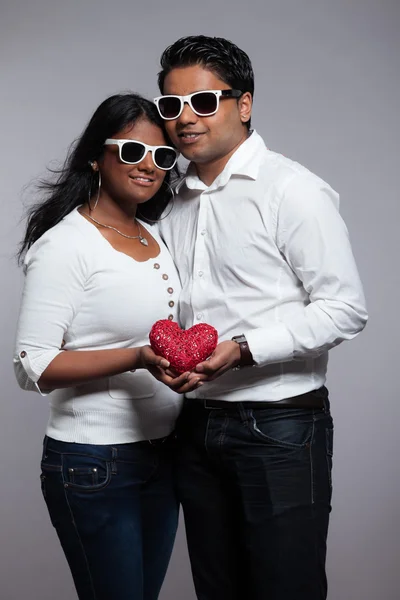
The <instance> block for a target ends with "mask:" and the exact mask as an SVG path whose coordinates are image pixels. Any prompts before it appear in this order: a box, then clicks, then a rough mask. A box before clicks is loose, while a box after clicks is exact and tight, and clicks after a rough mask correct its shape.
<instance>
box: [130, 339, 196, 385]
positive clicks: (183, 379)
mask: <svg viewBox="0 0 400 600" xmlns="http://www.w3.org/2000/svg"><path fill="white" fill-rule="evenodd" d="M140 358H141V364H142V366H143V368H145V369H147V370H148V371H149V372H150V373H151V374H152V375H153V377H155V378H156V379H157V381H161V383H163V384H164V385H166V386H168V387H169V388H170V389H171V390H173V391H174V392H176V393H177V394H186V393H187V392H191V391H192V390H194V389H195V388H196V387H197V384H198V383H199V381H200V380H201V379H202V378H204V376H202V375H197V374H196V373H188V372H186V373H182V374H181V375H177V374H175V373H174V372H173V371H171V370H170V369H169V368H168V367H169V366H170V365H169V362H168V361H167V360H166V359H165V358H162V357H161V356H157V354H155V352H153V350H152V348H151V347H150V346H143V347H142V348H141V350H140ZM190 375H193V377H191V378H190V380H189V376H190Z"/></svg>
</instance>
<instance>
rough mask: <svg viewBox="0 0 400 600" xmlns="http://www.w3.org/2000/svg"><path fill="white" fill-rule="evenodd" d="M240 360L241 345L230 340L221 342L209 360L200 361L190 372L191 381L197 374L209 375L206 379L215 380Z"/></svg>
mask: <svg viewBox="0 0 400 600" xmlns="http://www.w3.org/2000/svg"><path fill="white" fill-rule="evenodd" d="M239 362H240V347H239V344H237V343H236V342H232V341H231V340H228V341H226V342H221V343H220V344H218V346H217V347H216V348H215V350H214V352H213V353H212V354H211V356H210V358H209V359H208V360H205V361H204V362H201V363H199V364H198V365H197V366H196V368H195V370H194V372H193V373H191V374H190V376H189V381H191V380H192V378H194V377H195V376H196V375H197V374H201V375H203V376H204V375H207V379H206V381H213V380H214V379H217V377H220V376H221V375H223V374H224V373H226V372H227V371H229V370H230V369H232V368H233V367H236V366H237V365H238V364H239Z"/></svg>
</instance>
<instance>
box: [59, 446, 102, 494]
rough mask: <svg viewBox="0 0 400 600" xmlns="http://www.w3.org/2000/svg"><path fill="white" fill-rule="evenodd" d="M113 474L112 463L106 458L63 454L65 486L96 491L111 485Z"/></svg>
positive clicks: (85, 490) (83, 490) (84, 490)
mask: <svg viewBox="0 0 400 600" xmlns="http://www.w3.org/2000/svg"><path fill="white" fill-rule="evenodd" d="M111 476H112V470H111V463H109V462H108V461H106V460H103V459H101V458H98V457H94V456H89V455H79V454H64V455H63V481H64V487H65V488H68V489H72V490H79V491H82V492H96V491H98V490H102V489H103V488H105V487H107V486H108V485H109V483H110V481H111Z"/></svg>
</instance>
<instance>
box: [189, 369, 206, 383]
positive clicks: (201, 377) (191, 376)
mask: <svg viewBox="0 0 400 600" xmlns="http://www.w3.org/2000/svg"><path fill="white" fill-rule="evenodd" d="M192 379H197V380H199V381H207V379H208V375H206V374H205V373H196V372H195V371H191V372H190V373H189V377H188V381H191V380H192Z"/></svg>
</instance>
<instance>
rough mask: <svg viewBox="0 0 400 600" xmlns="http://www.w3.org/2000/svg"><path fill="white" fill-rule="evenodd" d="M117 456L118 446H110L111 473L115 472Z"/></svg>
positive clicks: (114, 473)
mask: <svg viewBox="0 0 400 600" xmlns="http://www.w3.org/2000/svg"><path fill="white" fill-rule="evenodd" d="M117 457H118V448H114V447H112V448H111V473H112V475H116V474H117Z"/></svg>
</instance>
